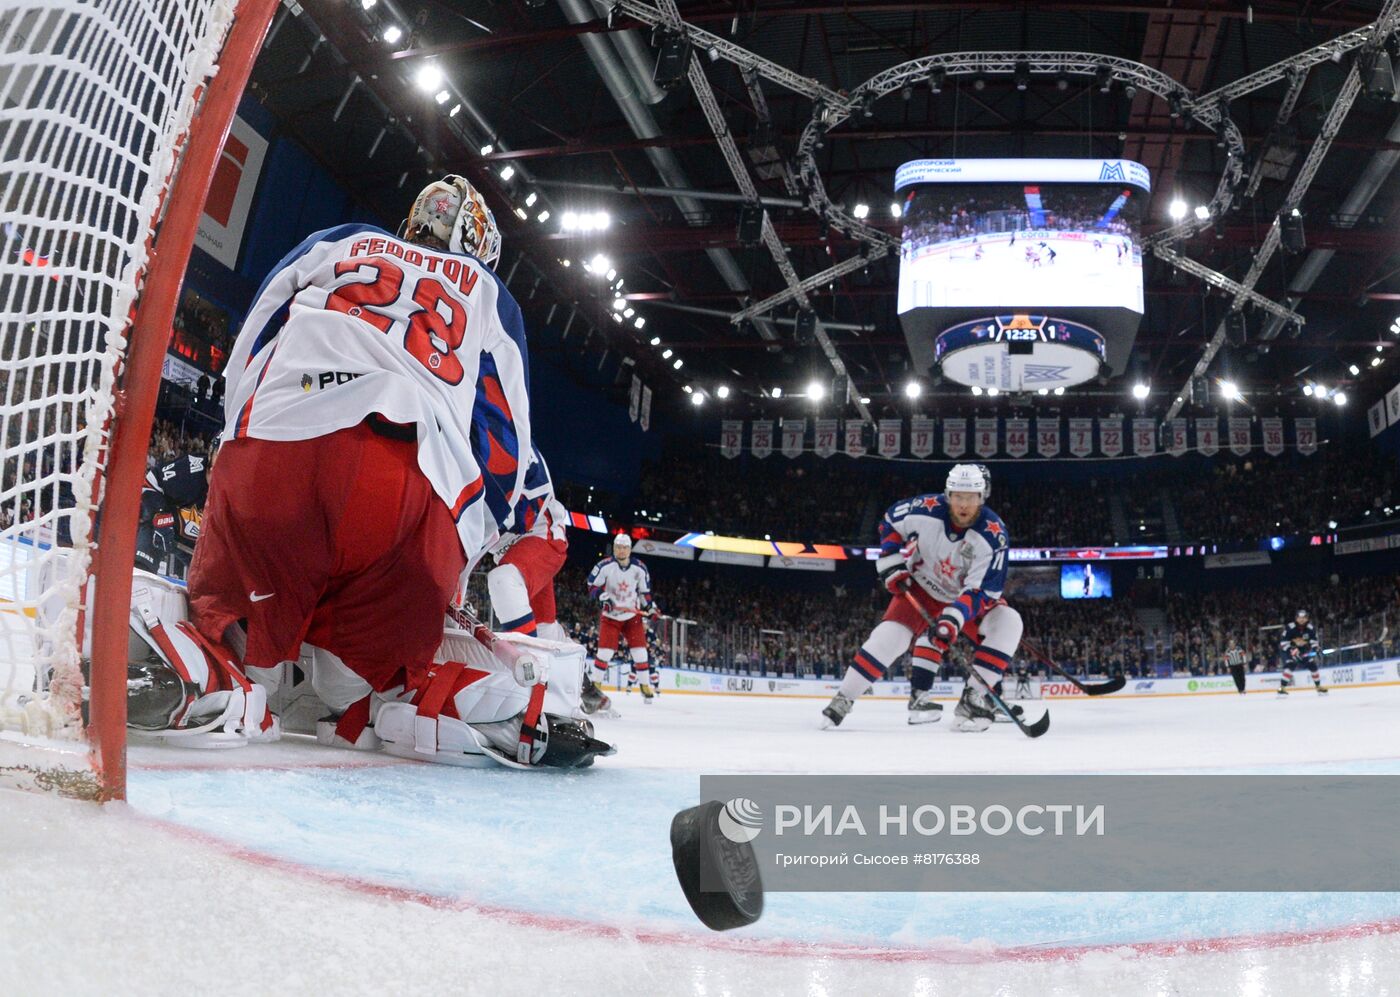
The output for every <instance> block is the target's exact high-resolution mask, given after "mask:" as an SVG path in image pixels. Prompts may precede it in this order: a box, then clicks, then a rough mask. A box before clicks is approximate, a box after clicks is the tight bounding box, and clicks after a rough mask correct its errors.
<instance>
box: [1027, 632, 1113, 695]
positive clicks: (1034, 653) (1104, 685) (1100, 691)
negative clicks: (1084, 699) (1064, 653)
mask: <svg viewBox="0 0 1400 997" xmlns="http://www.w3.org/2000/svg"><path fill="white" fill-rule="evenodd" d="M1021 646H1022V647H1024V648H1025V649H1026V650H1027V651H1029V652H1031V657H1033V658H1035V659H1036V660H1037V661H1039V662H1040V663H1041V664H1043V665H1044V666H1045V667H1047V668H1049V669H1050V670H1051V671H1052V672H1054V673H1055V674H1056V675H1058V676H1060V677H1061V678H1063V679H1065V680H1066V681H1068V682H1070V683H1071V684H1072V685H1074V687H1075V688H1077V689H1078V690H1079V691H1080V692H1082V693H1084V695H1086V696H1107V695H1108V694H1109V693H1111V692H1117V691H1118V690H1119V689H1121V688H1123V686H1125V685H1127V684H1128V680H1127V679H1126V678H1125V677H1124V676H1122V675H1115V676H1114V677H1113V678H1111V679H1109V680H1108V681H1107V682H1100V683H1098V684H1096V685H1089V684H1088V683H1086V682H1081V681H1079V679H1077V678H1075V677H1074V676H1073V675H1071V674H1070V673H1069V672H1067V671H1065V670H1064V669H1063V668H1061V667H1060V666H1059V665H1057V664H1056V663H1055V661H1054V660H1053V659H1052V658H1051V657H1050V655H1048V654H1046V653H1045V652H1044V651H1042V650H1041V649H1040V645H1039V644H1037V643H1036V642H1035V641H1033V640H1027V639H1026V638H1025V637H1022V638H1021Z"/></svg>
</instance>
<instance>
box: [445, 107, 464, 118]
mask: <svg viewBox="0 0 1400 997" xmlns="http://www.w3.org/2000/svg"><path fill="white" fill-rule="evenodd" d="M461 113H462V105H461V104H453V105H452V110H450V111H448V112H447V116H448V117H449V118H455V117H457V115H459V114H461Z"/></svg>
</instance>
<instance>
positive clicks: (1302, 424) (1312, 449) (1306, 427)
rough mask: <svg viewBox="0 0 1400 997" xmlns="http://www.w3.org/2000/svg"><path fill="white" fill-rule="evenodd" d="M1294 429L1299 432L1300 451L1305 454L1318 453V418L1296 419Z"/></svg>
mask: <svg viewBox="0 0 1400 997" xmlns="http://www.w3.org/2000/svg"><path fill="white" fill-rule="evenodd" d="M1293 431H1294V432H1295V433H1297V434H1298V452H1299V453H1300V454H1304V455H1309V456H1310V455H1312V454H1315V453H1317V420H1316V419H1294V420H1293Z"/></svg>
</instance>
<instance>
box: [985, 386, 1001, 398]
mask: <svg viewBox="0 0 1400 997" xmlns="http://www.w3.org/2000/svg"><path fill="white" fill-rule="evenodd" d="M999 394H1001V389H1000V388H988V389H987V397H988V398H995V397H996V396H997V395H999Z"/></svg>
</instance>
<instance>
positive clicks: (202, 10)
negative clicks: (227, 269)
mask: <svg viewBox="0 0 1400 997" xmlns="http://www.w3.org/2000/svg"><path fill="white" fill-rule="evenodd" d="M233 8H234V2H233V0H222V2H218V0H88V2H83V0H27V2H24V0H19V2H17V0H0V192H3V193H0V198H3V200H0V225H2V226H3V228H2V229H0V738H3V737H5V736H6V735H5V734H4V731H5V730H7V729H8V730H11V731H15V730H19V731H23V732H24V733H26V734H28V735H39V736H47V737H56V738H67V739H79V738H81V736H82V721H81V704H82V697H83V676H82V671H81V661H80V648H79V641H78V637H77V634H78V630H79V627H80V625H81V622H80V615H81V607H82V603H83V597H84V595H83V593H84V589H85V586H86V582H87V575H88V571H89V565H90V563H91V554H92V549H93V521H94V515H95V512H96V510H97V509H99V508H100V507H101V498H102V496H101V490H102V471H103V461H104V456H105V450H106V443H107V432H108V429H109V421H110V418H111V415H112V412H113V400H114V397H115V395H114V386H115V384H116V383H117V378H118V377H119V375H120V365H121V363H122V360H123V358H124V356H125V353H126V348H127V340H126V335H127V333H128V328H127V325H128V321H129V318H130V315H131V313H132V311H133V308H134V307H135V304H136V299H137V296H138V293H139V288H140V285H141V281H142V279H143V275H144V273H145V268H146V263H147V257H148V253H149V249H150V241H151V238H152V236H153V234H154V232H155V230H156V228H157V220H158V218H159V215H160V213H161V210H162V207H163V197H164V195H165V192H166V190H167V189H168V186H169V183H170V181H171V179H172V176H173V173H174V170H175V167H176V165H177V163H178V161H179V158H180V154H181V151H182V148H183V143H184V137H185V135H186V133H187V131H188V129H189V127H190V120H191V116H192V114H193V112H194V110H195V107H196V105H197V101H198V98H199V95H200V92H201V88H202V87H203V85H204V84H205V82H206V80H207V79H208V78H209V77H210V75H211V74H212V73H213V72H214V70H215V68H216V65H215V63H216V59H217V57H218V53H219V49H220V46H221V45H222V44H223V41H224V38H225V36H226V35H227V32H228V29H229V26H230V23H231V21H232V14H233Z"/></svg>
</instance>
